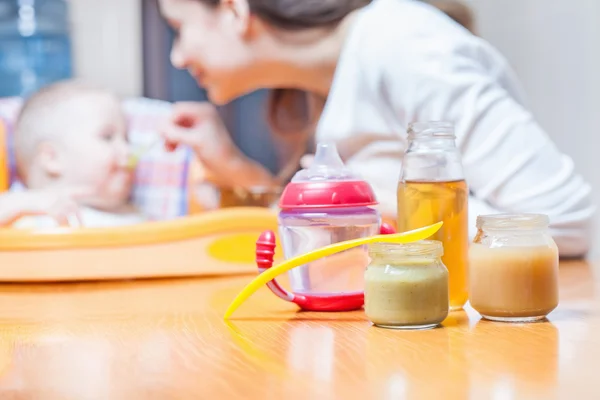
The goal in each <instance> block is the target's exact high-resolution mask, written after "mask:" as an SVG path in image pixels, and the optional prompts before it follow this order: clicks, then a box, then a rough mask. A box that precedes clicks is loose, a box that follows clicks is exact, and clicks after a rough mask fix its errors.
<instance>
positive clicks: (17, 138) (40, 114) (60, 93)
mask: <svg viewBox="0 0 600 400" xmlns="http://www.w3.org/2000/svg"><path fill="white" fill-rule="evenodd" d="M91 93H102V94H109V92H108V91H106V90H104V89H103V88H100V87H97V86H93V85H91V84H88V83H85V82H82V81H79V80H66V81H60V82H57V83H54V84H51V85H48V86H46V87H44V88H42V89H40V90H39V91H37V92H36V93H34V94H33V95H31V97H29V98H28V99H27V100H26V101H25V102H24V103H23V106H22V108H21V110H20V112H19V116H18V117H17V120H16V123H15V131H14V149H15V158H16V166H17V175H18V176H19V178H20V179H21V180H23V181H26V180H27V176H28V172H29V169H30V166H31V164H32V162H33V160H34V158H35V156H36V152H37V148H38V146H39V145H40V144H41V143H43V142H45V141H52V140H56V139H57V138H59V137H60V134H61V130H62V128H63V127H64V126H65V125H66V119H68V118H69V117H70V115H69V114H68V113H66V112H65V110H64V108H63V107H64V106H65V104H67V102H68V101H70V100H72V99H73V97H74V96H79V95H83V94H91Z"/></svg>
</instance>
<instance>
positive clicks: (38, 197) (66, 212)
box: [20, 189, 89, 226]
mask: <svg viewBox="0 0 600 400" xmlns="http://www.w3.org/2000/svg"><path fill="white" fill-rule="evenodd" d="M21 194H22V196H23V203H22V205H23V208H22V210H21V212H20V216H27V215H47V216H49V217H51V218H53V219H55V220H56V222H57V223H58V224H59V225H61V226H69V225H73V224H74V223H80V221H81V218H80V215H79V204H78V202H77V201H78V200H79V199H81V198H83V197H85V196H88V195H89V191H88V190H86V189H62V190H49V189H42V190H28V191H26V192H23V193H21Z"/></svg>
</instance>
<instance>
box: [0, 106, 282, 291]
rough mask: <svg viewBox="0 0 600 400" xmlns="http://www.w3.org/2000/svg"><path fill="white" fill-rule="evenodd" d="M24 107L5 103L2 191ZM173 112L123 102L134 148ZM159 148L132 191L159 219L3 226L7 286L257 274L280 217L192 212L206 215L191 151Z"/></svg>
mask: <svg viewBox="0 0 600 400" xmlns="http://www.w3.org/2000/svg"><path fill="white" fill-rule="evenodd" d="M20 106H21V100H20V99H16V98H10V99H0V192H2V191H5V190H7V189H9V188H10V185H11V183H12V182H13V181H14V179H15V173H14V162H13V160H14V157H12V154H11V153H12V151H11V140H10V136H11V127H12V125H13V121H14V119H15V117H16V115H17V114H18V110H19V108H20ZM170 108H171V104H170V103H167V102H163V101H158V100H151V99H144V98H136V99H129V100H126V101H125V102H124V109H125V112H126V114H127V116H128V118H129V129H130V130H129V137H130V141H131V143H132V145H133V146H134V147H136V146H140V147H142V148H143V147H146V146H147V145H149V144H152V143H154V142H156V139H157V135H158V132H157V131H156V127H157V126H159V124H160V123H161V122H162V120H163V118H165V117H166V116H167V115H168V114H169V112H170ZM159 147H160V145H157V148H156V149H153V150H152V151H149V152H147V153H145V154H144V156H143V157H142V159H141V160H140V162H139V164H138V167H137V170H136V176H135V181H134V191H133V202H134V203H135V204H136V206H137V207H138V208H139V209H140V211H142V212H143V213H144V214H145V215H147V216H148V217H150V218H152V219H154V220H157V221H155V222H149V223H144V224H138V225H135V226H126V227H118V228H73V229H71V228H56V229H52V230H21V229H10V228H9V229H0V281H57V280H58V281H65V280H67V281H68V280H86V279H122V278H141V277H167V276H186V275H222V274H237V273H254V272H255V269H256V265H255V263H254V250H255V242H256V239H257V238H258V236H259V235H260V233H261V232H262V231H264V230H265V229H271V230H277V216H276V214H275V213H274V212H273V211H271V210H269V209H266V208H258V207H256V208H255V207H247V208H241V207H235V208H229V209H222V210H215V211H210V212H201V213H198V214H195V215H189V214H190V213H189V211H190V210H192V211H201V210H200V209H199V208H198V206H197V205H196V206H193V204H191V202H190V198H189V196H191V193H192V192H193V191H191V190H188V189H189V186H190V185H191V184H193V183H195V182H193V180H194V179H197V178H198V174H199V172H198V168H199V165H198V164H197V163H195V164H194V160H193V158H192V154H191V152H190V151H189V150H187V149H185V148H180V149H178V150H177V151H175V152H173V153H166V152H164V151H162V149H160V148H159ZM190 165H192V167H190ZM278 257H279V255H278Z"/></svg>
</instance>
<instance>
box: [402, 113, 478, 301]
mask: <svg viewBox="0 0 600 400" xmlns="http://www.w3.org/2000/svg"><path fill="white" fill-rule="evenodd" d="M468 198H469V190H468V188H467V184H466V182H465V176H464V171H463V166H462V160H461V155H460V152H459V150H458V148H457V147H456V137H455V135H454V126H453V125H452V124H451V123H447V122H422V123H413V124H411V125H410V126H409V129H408V149H407V150H406V154H405V155H404V160H403V162H402V170H401V174H400V182H399V185H398V227H397V228H398V230H399V231H406V230H410V229H414V228H418V227H420V226H424V225H428V224H431V223H434V222H438V221H443V222H444V225H443V226H442V228H441V229H440V230H439V231H438V232H437V233H436V234H435V235H434V236H432V237H431V238H432V239H435V240H439V241H441V242H442V243H443V246H444V256H443V257H442V260H443V263H444V265H446V267H447V268H448V271H449V281H450V289H449V291H450V293H449V295H450V309H451V310H459V309H461V308H462V307H463V306H464V305H465V303H466V302H467V298H468V291H467V264H468V250H469V237H468Z"/></svg>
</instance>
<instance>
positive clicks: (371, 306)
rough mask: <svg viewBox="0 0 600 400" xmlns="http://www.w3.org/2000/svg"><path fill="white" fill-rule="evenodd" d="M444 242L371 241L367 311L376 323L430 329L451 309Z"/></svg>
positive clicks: (367, 272)
mask: <svg viewBox="0 0 600 400" xmlns="http://www.w3.org/2000/svg"><path fill="white" fill-rule="evenodd" d="M443 254H444V251H443V247H442V243H441V242H439V241H434V240H424V241H420V242H415V243H409V244H392V243H374V244H371V245H369V256H370V257H371V263H370V264H369V266H368V267H367V269H366V271H365V313H366V315H367V317H368V318H369V320H370V321H371V322H373V324H374V325H376V326H380V327H383V328H394V329H428V328H433V327H435V326H437V325H439V324H440V323H441V322H442V321H443V320H444V319H445V318H446V317H447V316H448V311H449V298H448V269H447V268H446V266H445V265H444V264H443V263H442V259H441V257H442V255H443Z"/></svg>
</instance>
